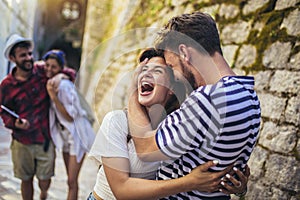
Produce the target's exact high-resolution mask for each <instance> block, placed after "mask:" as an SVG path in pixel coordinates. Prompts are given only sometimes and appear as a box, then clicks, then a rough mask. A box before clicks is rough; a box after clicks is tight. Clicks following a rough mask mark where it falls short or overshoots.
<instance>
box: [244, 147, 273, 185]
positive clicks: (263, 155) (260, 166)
mask: <svg viewBox="0 0 300 200" xmlns="http://www.w3.org/2000/svg"><path fill="white" fill-rule="evenodd" d="M267 158H268V151H266V150H265V149H263V148H261V147H260V146H258V145H257V146H256V147H255V148H254V150H253V152H252V154H251V156H250V159H249V161H248V165H249V167H250V170H251V176H250V180H251V181H256V180H258V179H260V178H261V177H263V176H264V165H265V162H266V160H267Z"/></svg>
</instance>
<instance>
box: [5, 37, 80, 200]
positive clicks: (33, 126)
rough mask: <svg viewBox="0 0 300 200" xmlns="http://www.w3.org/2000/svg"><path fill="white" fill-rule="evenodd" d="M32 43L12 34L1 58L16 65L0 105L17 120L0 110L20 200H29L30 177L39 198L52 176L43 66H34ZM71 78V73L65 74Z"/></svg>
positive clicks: (53, 154)
mask: <svg viewBox="0 0 300 200" xmlns="http://www.w3.org/2000/svg"><path fill="white" fill-rule="evenodd" d="M32 51H33V43H32V41H31V40H30V39H26V38H23V37H21V36H19V35H17V34H13V35H12V36H11V37H10V38H9V39H8V41H7V43H6V47H5V51H4V54H5V57H6V58H7V59H9V60H10V61H11V62H14V63H15V64H16V66H15V67H14V68H13V70H12V72H11V73H10V74H8V75H7V76H6V77H5V78H4V80H3V81H2V82H1V85H0V103H1V105H4V106H5V107H7V108H9V109H11V110H12V111H14V112H15V113H16V114H18V115H19V118H18V117H14V116H13V115H11V114H9V112H7V111H5V110H1V117H2V119H3V121H4V124H5V126H6V127H7V128H9V129H11V130H12V143H11V153H12V161H13V169H14V175H15V177H17V178H19V179H21V193H22V198H23V199H24V200H32V199H33V194H34V192H33V191H34V190H33V177H34V175H36V177H37V179H38V185H39V188H40V190H41V193H40V199H46V198H47V191H48V189H49V187H50V183H51V177H52V176H54V161H55V150H54V146H53V143H52V142H51V138H50V133H49V108H50V99H49V96H48V93H47V90H46V83H47V77H46V76H45V72H44V66H43V63H40V64H34V60H33V54H32ZM65 73H66V74H68V75H69V76H70V77H71V79H72V78H75V73H74V71H68V72H65Z"/></svg>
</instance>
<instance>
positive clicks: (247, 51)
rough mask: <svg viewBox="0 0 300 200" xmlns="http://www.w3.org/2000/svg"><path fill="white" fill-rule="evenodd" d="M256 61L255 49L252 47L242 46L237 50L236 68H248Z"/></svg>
mask: <svg viewBox="0 0 300 200" xmlns="http://www.w3.org/2000/svg"><path fill="white" fill-rule="evenodd" d="M255 60H256V48H255V46H253V45H243V46H242V47H241V49H240V50H239V54H238V57H237V60H236V64H235V65H236V67H237V68H242V67H250V66H251V65H252V64H253V63H254V62H255Z"/></svg>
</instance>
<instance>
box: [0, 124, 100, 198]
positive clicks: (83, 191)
mask: <svg viewBox="0 0 300 200" xmlns="http://www.w3.org/2000/svg"><path fill="white" fill-rule="evenodd" d="M10 141H11V135H10V133H9V132H8V130H7V129H5V128H4V127H3V126H1V125H0V200H20V199H21V190H20V180H19V179H17V178H15V177H14V176H13V171H12V163H11V155H10V149H9V145H10ZM56 157H57V158H56V164H55V177H53V178H52V183H51V186H50V189H49V192H48V200H65V199H66V197H67V190H68V187H67V176H66V171H65V166H64V163H63V159H62V155H61V154H60V153H57V154H56ZM96 174H97V166H96V164H95V163H94V161H92V160H90V159H88V158H86V159H85V161H84V163H83V166H82V168H81V171H80V174H79V198H78V199H79V200H85V199H86V198H87V196H88V195H89V193H90V192H91V191H92V188H93V186H94V183H95V178H96ZM34 189H35V193H34V200H38V199H39V187H38V184H37V180H34Z"/></svg>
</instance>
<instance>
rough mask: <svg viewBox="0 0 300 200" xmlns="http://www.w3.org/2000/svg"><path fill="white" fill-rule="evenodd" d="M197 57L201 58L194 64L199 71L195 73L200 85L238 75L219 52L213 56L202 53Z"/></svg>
mask: <svg viewBox="0 0 300 200" xmlns="http://www.w3.org/2000/svg"><path fill="white" fill-rule="evenodd" d="M197 58H199V59H196V60H195V62H194V63H192V64H193V65H194V66H195V67H196V69H197V70H198V72H199V73H196V75H195V78H196V82H197V85H198V86H203V85H212V84H215V83H217V82H218V81H219V80H220V79H221V78H223V77H225V76H234V75H236V74H235V73H234V72H233V71H232V69H231V68H230V66H229V65H228V63H227V62H226V60H225V59H224V57H223V56H222V55H220V54H219V53H215V54H214V55H212V56H207V55H200V56H198V57H197Z"/></svg>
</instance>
